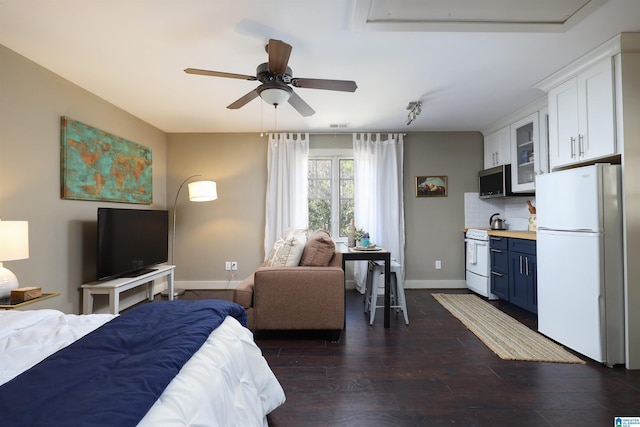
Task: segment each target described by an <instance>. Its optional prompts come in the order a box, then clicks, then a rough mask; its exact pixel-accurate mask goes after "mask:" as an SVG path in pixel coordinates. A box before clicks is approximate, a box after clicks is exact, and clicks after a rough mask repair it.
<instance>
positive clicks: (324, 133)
mask: <svg viewBox="0 0 640 427" xmlns="http://www.w3.org/2000/svg"><path fill="white" fill-rule="evenodd" d="M260 133H261V134H264V135H265V136H267V135H271V134H272V133H273V134H278V133H305V134H306V133H308V134H309V135H353V134H354V133H379V134H389V133H397V134H402V136H407V134H406V133H404V132H302V131H288V130H283V131H279V132H260Z"/></svg>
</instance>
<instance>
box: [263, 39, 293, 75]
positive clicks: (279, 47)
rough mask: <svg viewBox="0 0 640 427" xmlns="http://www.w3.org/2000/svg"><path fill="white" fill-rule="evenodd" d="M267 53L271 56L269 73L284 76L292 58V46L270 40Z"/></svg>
mask: <svg viewBox="0 0 640 427" xmlns="http://www.w3.org/2000/svg"><path fill="white" fill-rule="evenodd" d="M267 53H268V54H269V71H271V72H272V73H273V74H279V75H282V74H284V73H285V71H287V64H288V63H289V56H291V45H290V44H287V43H285V42H283V41H282V40H274V39H270V40H269V44H268V45H267Z"/></svg>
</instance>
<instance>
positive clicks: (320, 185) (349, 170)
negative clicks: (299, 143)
mask: <svg viewBox="0 0 640 427" xmlns="http://www.w3.org/2000/svg"><path fill="white" fill-rule="evenodd" d="M308 206H309V229H310V230H317V229H320V228H323V229H325V230H328V231H329V233H331V237H332V238H333V239H334V240H336V241H340V240H346V237H347V226H348V225H349V223H350V222H351V219H353V214H354V209H353V157H352V156H346V155H324V156H322V155H317V156H314V155H313V154H312V155H311V156H310V157H309V204H308Z"/></svg>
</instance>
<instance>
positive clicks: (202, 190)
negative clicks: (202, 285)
mask: <svg viewBox="0 0 640 427" xmlns="http://www.w3.org/2000/svg"><path fill="white" fill-rule="evenodd" d="M198 176H202V175H191V176H190V177H188V178H187V179H185V180H184V181H182V184H180V187H178V192H177V193H176V198H175V200H174V201H173V233H172V234H171V264H173V265H175V264H176V262H175V259H176V213H177V210H178V196H180V191H181V190H182V187H184V185H185V184H186V183H187V182H189V180H191V179H193V178H196V177H198ZM217 198H218V191H217V186H216V183H215V181H194V182H191V183H189V200H190V201H192V202H210V201H212V200H216V199H217ZM182 292H184V291H182ZM182 292H180V291H175V294H176V295H179V294H180V293H182Z"/></svg>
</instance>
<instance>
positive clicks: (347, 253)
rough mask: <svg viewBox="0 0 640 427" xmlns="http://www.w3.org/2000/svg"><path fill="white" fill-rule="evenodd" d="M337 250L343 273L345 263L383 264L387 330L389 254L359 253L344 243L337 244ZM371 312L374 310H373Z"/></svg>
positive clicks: (386, 252)
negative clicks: (339, 254) (376, 262)
mask: <svg viewBox="0 0 640 427" xmlns="http://www.w3.org/2000/svg"><path fill="white" fill-rule="evenodd" d="M338 249H339V250H340V252H341V253H342V271H344V267H345V262H346V261H383V262H384V327H385V328H388V327H389V324H390V318H391V282H390V280H389V276H390V275H391V252H389V251H388V250H386V249H381V250H379V251H367V250H363V251H359V250H356V249H354V248H349V247H348V246H347V245H346V244H344V243H341V244H339V245H338ZM345 280H346V276H345ZM374 307H375V304H374ZM373 310H375V308H374V309H373Z"/></svg>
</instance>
